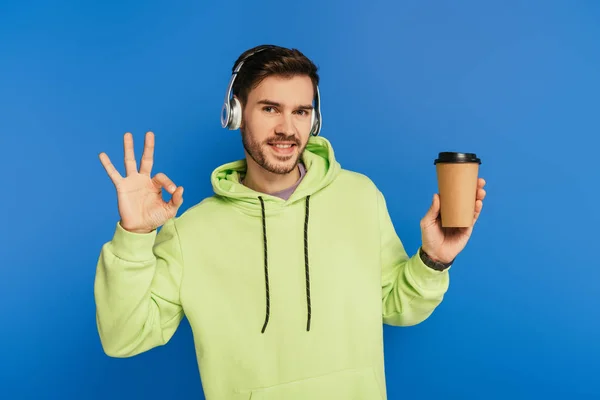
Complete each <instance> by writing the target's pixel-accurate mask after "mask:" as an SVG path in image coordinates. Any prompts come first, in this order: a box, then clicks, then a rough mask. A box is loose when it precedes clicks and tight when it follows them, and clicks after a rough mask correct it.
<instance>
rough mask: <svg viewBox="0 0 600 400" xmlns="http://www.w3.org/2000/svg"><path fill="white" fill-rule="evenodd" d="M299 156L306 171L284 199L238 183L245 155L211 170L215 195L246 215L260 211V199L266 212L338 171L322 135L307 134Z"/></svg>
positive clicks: (326, 181) (302, 195)
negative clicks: (291, 192)
mask: <svg viewBox="0 0 600 400" xmlns="http://www.w3.org/2000/svg"><path fill="white" fill-rule="evenodd" d="M301 159H302V162H303V163H304V165H305V167H306V175H305V176H304V178H303V179H302V182H301V183H300V185H299V186H298V187H297V188H296V190H295V191H294V193H293V194H292V195H291V196H290V198H289V199H288V200H283V199H281V198H279V197H276V196H271V195H268V194H264V193H259V192H257V191H255V190H252V189H250V188H248V187H246V186H244V185H243V184H241V183H240V178H241V177H243V176H244V175H245V173H246V169H247V163H246V160H245V159H242V160H237V161H234V162H230V163H227V164H223V165H221V166H219V167H217V168H216V169H215V170H214V171H213V172H212V174H211V183H212V187H213V190H214V192H215V195H216V196H217V197H219V198H221V199H223V200H225V201H230V202H232V203H233V204H234V205H235V206H236V207H240V208H241V209H242V210H243V211H244V212H246V213H247V214H250V215H256V216H259V215H261V213H262V211H261V199H262V200H263V201H264V206H265V207H264V208H265V210H266V213H267V215H269V214H271V213H275V212H278V211H279V210H281V209H282V208H283V207H285V206H286V205H289V204H293V203H295V202H297V201H299V200H302V199H304V198H305V197H306V196H311V195H313V194H315V193H316V192H318V191H319V190H321V189H323V188H325V187H327V186H328V185H329V184H330V183H332V182H333V181H334V180H335V178H336V177H337V175H338V174H339V173H340V171H341V166H340V164H339V163H338V162H337V160H336V159H335V155H334V151H333V147H332V146H331V143H330V142H329V140H327V139H326V138H324V137H322V136H311V137H310V138H309V140H308V143H307V145H306V148H305V150H304V153H303V154H302V156H301ZM259 196H260V197H261V198H260V199H259Z"/></svg>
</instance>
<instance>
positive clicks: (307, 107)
mask: <svg viewBox="0 0 600 400" xmlns="http://www.w3.org/2000/svg"><path fill="white" fill-rule="evenodd" d="M258 104H265V105H267V106H273V107H281V103H278V102H276V101H272V100H268V99H264V100H259V101H258ZM297 108H299V109H301V110H312V109H313V108H314V107H313V106H312V104H301V105H299V106H298V107H297Z"/></svg>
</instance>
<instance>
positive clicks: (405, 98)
mask: <svg viewBox="0 0 600 400" xmlns="http://www.w3.org/2000/svg"><path fill="white" fill-rule="evenodd" d="M484 3H485V4H484ZM599 41H600V5H599V3H598V2H595V1H538V2H534V1H510V2H480V1H476V0H472V1H462V2H455V1H425V2H423V1H416V0H411V1H405V0H403V1H398V0H395V1H392V0H390V1H386V2H384V1H378V0H375V1H369V2H357V3H356V4H350V3H348V1H319V2H317V1H304V2H295V3H287V2H285V3H282V2H277V1H227V2H221V1H211V2H207V1H204V2H201V1H178V2H173V3H171V2H167V1H162V2H161V1H155V0H153V1H148V0H147V1H140V0H129V1H120V2H100V1H87V2H81V1H53V2H42V1H28V2H18V1H16V0H13V1H8V0H3V1H2V2H1V3H0V135H1V139H0V140H1V143H0V151H1V152H2V156H1V157H0V163H1V172H2V180H1V181H2V188H3V195H2V199H1V200H0V201H1V202H2V206H1V207H0V210H1V211H2V222H3V227H2V228H3V229H2V240H1V241H0V243H1V244H0V246H1V248H0V252H1V253H0V257H1V258H0V260H1V261H2V266H1V267H0V274H1V275H0V310H1V315H0V321H1V322H0V324H1V325H0V326H1V328H0V347H1V348H0V354H1V356H0V383H1V385H0V398H2V399H17V398H18V399H21V398H36V399H42V398H43V399H104V398H111V399H115V400H116V399H142V398H143V399H192V398H194V399H197V398H203V397H202V394H201V392H202V386H201V382H200V379H199V375H198V368H197V366H196V361H195V354H194V348H193V345H192V333H191V331H190V328H189V325H188V324H187V322H185V321H184V323H183V324H182V325H181V327H180V329H179V330H178V332H177V333H176V335H175V336H174V338H173V339H172V341H171V342H170V343H169V344H168V345H167V346H164V347H161V348H157V349H154V350H152V351H150V352H148V353H145V354H142V355H139V356H137V357H134V358H130V359H111V358H109V357H107V356H106V355H104V353H103V352H102V349H101V346H100V342H99V339H98V335H97V331H96V325H95V317H94V312H95V309H94V299H93V280H94V272H95V267H96V261H97V257H98V254H99V251H100V247H101V246H102V244H103V243H104V242H106V241H107V240H110V238H111V236H112V233H113V231H114V225H115V222H116V221H117V218H118V212H117V203H116V195H115V190H114V187H113V186H112V183H111V182H110V180H109V179H108V177H107V175H106V173H105V171H104V170H103V168H102V166H101V164H100V162H99V160H98V153H99V152H101V151H106V152H107V153H108V154H109V156H111V158H112V159H113V160H114V161H115V163H116V165H117V166H118V167H119V169H120V171H123V164H122V156H123V150H122V136H123V134H124V133H125V132H126V131H131V132H133V133H134V139H135V140H136V142H135V144H136V146H135V147H136V152H137V156H138V157H139V156H141V150H142V142H143V140H142V139H143V134H144V132H145V131H147V130H153V131H154V132H155V133H156V146H157V147H156V162H155V168H154V172H159V171H163V172H165V173H167V174H168V175H169V176H170V177H172V178H173V179H174V181H175V182H176V183H178V184H180V185H183V186H184V187H185V188H186V196H185V203H184V205H183V206H182V209H181V211H183V210H185V209H187V208H188V207H190V206H191V205H193V204H195V203H197V202H198V201H200V200H201V199H202V198H204V197H205V196H209V195H210V194H211V193H212V192H211V186H210V182H209V174H210V172H211V171H212V169H213V168H214V167H215V166H217V165H219V164H221V163H223V162H226V161H230V160H233V159H237V158H240V157H242V156H243V153H242V146H241V141H240V138H239V133H238V132H230V131H224V130H222V129H221V128H220V125H219V113H220V108H221V104H222V101H223V97H224V93H225V89H226V86H227V82H228V80H229V77H230V70H231V67H232V63H233V62H234V60H235V59H236V58H237V56H238V55H239V53H241V52H242V51H244V50H245V49H247V48H249V47H251V46H255V45H257V44H262V43H275V44H280V45H284V46H290V47H297V48H299V49H301V50H302V51H303V52H305V54H306V55H307V56H309V57H311V58H312V59H313V60H314V61H315V62H316V63H317V64H318V66H319V67H320V73H321V77H322V84H321V94H322V99H323V104H322V111H323V116H324V124H323V131H322V134H323V136H325V137H327V138H329V139H330V140H331V141H332V142H333V144H334V146H335V150H336V154H337V156H338V157H339V159H340V162H341V163H342V165H343V167H345V168H349V169H353V170H357V171H360V172H363V173H365V174H367V175H369V176H370V177H371V178H372V179H373V180H374V181H375V182H376V183H377V184H378V185H379V187H380V188H381V190H382V191H383V192H384V194H385V195H386V197H387V200H388V205H389V208H390V212H391V215H392V218H393V220H394V222H395V226H396V228H397V231H398V234H399V235H400V236H401V238H402V240H403V241H404V244H405V246H406V248H407V250H408V251H409V252H410V253H413V252H414V251H416V249H417V247H418V245H419V243H420V230H419V220H420V218H421V217H422V216H423V215H424V213H425V212H426V211H427V209H428V207H429V206H430V201H431V196H432V194H433V193H434V192H435V191H436V190H437V186H436V177H435V169H434V165H433V160H434V158H435V157H436V156H437V153H438V152H440V151H446V150H451V151H469V152H476V153H477V154H478V156H480V157H481V158H482V160H483V164H482V166H481V176H483V177H484V178H486V179H487V182H488V185H487V186H486V189H487V193H488V197H487V199H486V201H485V205H484V209H483V213H482V216H481V218H480V220H479V222H478V224H477V227H476V229H475V232H474V236H473V237H472V240H471V241H470V242H469V244H468V246H467V248H466V249H465V250H464V252H463V253H462V254H461V255H460V257H459V258H458V260H457V262H456V265H455V266H454V267H453V270H452V275H451V285H450V291H449V292H448V295H447V297H446V299H445V301H444V302H443V303H442V305H441V306H440V307H439V308H438V310H437V311H436V312H435V313H434V314H433V316H432V317H431V318H430V319H429V320H427V321H426V322H424V323H422V324H421V325H419V326H415V327H411V328H392V327H386V329H385V351H386V353H385V356H386V371H387V380H388V390H389V396H390V399H409V398H420V399H441V398H444V399H446V398H460V399H495V398H528V399H533V398H544V397H545V396H559V397H564V398H569V399H575V398H578V399H588V398H593V397H595V398H598V397H599V396H600V383H598V379H597V376H598V372H600V361H599V358H600V342H599V341H598V338H599V337H600V322H599V318H598V315H599V314H598V313H599V311H598V308H599V306H600V296H599V292H600V291H599V289H598V287H599V284H600V261H599V260H600V258H599V256H598V246H597V245H598V236H599V235H598V226H599V223H600V216H599V212H598V194H599V190H598V185H599V183H600V176H599V175H600V173H599V171H600V168H599V167H598V151H599V144H600V141H599V139H598V135H599V134H600V120H599V119H598V115H599V110H600V98H599V93H600V74H599V73H598V71H600V51H599V49H600V47H599V46H598V43H599Z"/></svg>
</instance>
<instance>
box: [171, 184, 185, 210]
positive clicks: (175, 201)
mask: <svg viewBox="0 0 600 400" xmlns="http://www.w3.org/2000/svg"><path fill="white" fill-rule="evenodd" d="M182 204H183V186H179V187H178V188H177V189H176V190H175V192H173V196H171V200H169V206H170V207H171V209H172V210H173V211H177V209H178V208H179V207H180V206H181V205H182Z"/></svg>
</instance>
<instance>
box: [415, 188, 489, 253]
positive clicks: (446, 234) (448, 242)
mask: <svg viewBox="0 0 600 400" xmlns="http://www.w3.org/2000/svg"><path fill="white" fill-rule="evenodd" d="M485 184H486V181H485V179H483V178H479V179H478V180H477V194H476V199H475V209H474V210H473V223H472V224H471V226H469V227H465V228H443V227H442V222H441V218H440V196H439V194H437V193H436V194H434V196H433V201H432V204H431V207H430V208H429V210H428V211H427V213H426V214H425V216H424V217H423V218H422V219H421V241H422V247H423V250H424V251H425V252H426V253H427V254H428V255H429V256H430V257H431V258H433V259H434V260H437V261H441V262H444V263H449V262H450V261H452V260H454V258H455V257H456V256H457V255H458V254H459V253H460V252H461V251H462V250H463V249H464V248H465V246H466V245H467V242H468V241H469V239H470V237H471V234H472V233H473V228H474V226H475V223H476V222H477V219H478V218H479V215H480V214H481V210H482V208H483V200H484V199H485V196H486V194H487V193H486V191H485V189H484V186H485Z"/></svg>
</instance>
